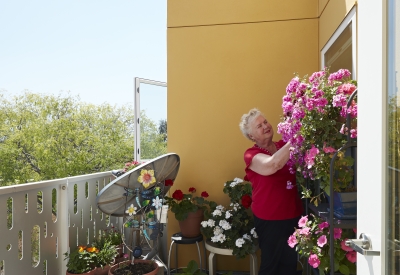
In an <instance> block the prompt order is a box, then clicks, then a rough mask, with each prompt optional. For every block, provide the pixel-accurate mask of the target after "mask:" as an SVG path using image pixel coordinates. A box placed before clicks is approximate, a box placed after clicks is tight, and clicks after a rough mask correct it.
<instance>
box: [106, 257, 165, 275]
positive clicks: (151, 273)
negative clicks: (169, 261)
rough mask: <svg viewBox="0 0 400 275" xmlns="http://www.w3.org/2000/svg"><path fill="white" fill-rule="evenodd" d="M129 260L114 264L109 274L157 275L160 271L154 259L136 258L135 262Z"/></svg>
mask: <svg viewBox="0 0 400 275" xmlns="http://www.w3.org/2000/svg"><path fill="white" fill-rule="evenodd" d="M131 263H132V261H131V260H127V261H124V262H121V263H118V264H115V265H113V266H112V267H111V268H110V270H109V271H108V274H109V275H155V274H157V272H158V269H159V267H158V264H157V263H156V262H155V261H153V260H140V259H135V260H134V264H131Z"/></svg>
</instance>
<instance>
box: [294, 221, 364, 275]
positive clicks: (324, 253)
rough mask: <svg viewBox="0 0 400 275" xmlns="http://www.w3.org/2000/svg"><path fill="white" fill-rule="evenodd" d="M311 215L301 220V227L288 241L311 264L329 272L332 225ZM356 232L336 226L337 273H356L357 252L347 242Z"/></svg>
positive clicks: (320, 271)
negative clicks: (330, 230) (330, 229)
mask: <svg viewBox="0 0 400 275" xmlns="http://www.w3.org/2000/svg"><path fill="white" fill-rule="evenodd" d="M310 216H311V217H309V216H304V217H302V218H301V219H300V220H299V228H298V229H295V231H294V233H293V235H291V236H290V237H289V239H288V244H289V246H290V247H292V248H294V249H296V250H297V251H298V253H299V254H300V256H303V257H306V259H307V261H308V264H309V265H310V266H312V267H313V268H314V269H315V270H319V274H329V273H328V272H329V271H330V258H331V255H330V251H329V248H330V243H329V235H330V232H329V224H328V222H326V221H323V220H321V219H320V218H319V217H316V216H314V215H312V214H311V215H310ZM355 232H356V230H355V229H353V230H351V229H350V230H346V229H341V228H334V232H333V234H334V252H335V253H334V257H335V258H334V261H335V270H334V271H335V272H340V274H345V275H349V274H356V264H355V262H356V260H357V252H355V251H354V250H353V249H352V248H351V247H348V246H346V245H345V242H346V240H347V239H349V238H354V235H355ZM316 273H317V274H318V272H316Z"/></svg>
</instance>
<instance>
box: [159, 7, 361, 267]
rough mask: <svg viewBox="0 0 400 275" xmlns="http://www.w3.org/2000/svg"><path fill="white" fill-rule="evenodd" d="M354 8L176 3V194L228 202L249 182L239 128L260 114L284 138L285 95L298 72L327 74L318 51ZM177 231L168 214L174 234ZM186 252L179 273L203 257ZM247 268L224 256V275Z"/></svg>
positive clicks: (172, 128) (172, 61) (171, 123)
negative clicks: (228, 185)
mask: <svg viewBox="0 0 400 275" xmlns="http://www.w3.org/2000/svg"><path fill="white" fill-rule="evenodd" d="M330 2H335V3H333V4H332V3H330ZM336 2H341V4H339V5H338V4H337V3H336ZM348 2H349V1H344V0H343V1H342V0H331V1H326V0H319V1H318V0H303V1H281V0H268V1H265V0H253V1H230V0H219V1H212V0H202V1H195V0H193V1H185V0H169V1H168V15H167V19H168V24H167V25H168V28H167V63H168V72H167V73H168V78H167V83H168V151H169V152H175V153H177V154H179V156H180V157H181V166H180V171H179V175H178V177H177V180H176V182H175V185H174V187H173V188H172V189H171V191H174V190H176V189H181V190H182V191H184V192H187V189H188V188H189V187H192V186H193V187H195V188H196V189H197V190H198V194H200V192H201V191H207V192H208V193H209V194H210V199H212V200H214V201H217V202H218V203H221V204H225V205H226V204H227V203H228V201H229V199H228V197H227V196H226V195H225V194H224V193H223V192H222V189H223V183H224V182H225V181H227V180H231V179H233V178H235V177H241V178H243V176H244V161H243V153H244V151H245V150H246V149H247V148H248V147H250V146H252V143H251V142H250V141H248V140H247V139H245V138H244V137H243V136H242V134H241V132H240V130H239V127H238V124H239V120H240V117H241V116H242V114H244V113H246V112H248V110H249V109H251V108H253V107H257V108H259V109H260V110H261V111H262V112H263V113H264V114H265V115H266V117H267V119H268V120H269V121H270V122H271V123H272V125H273V126H275V139H276V140H278V139H280V136H279V135H278V134H277V133H276V125H277V124H278V122H279V121H280V115H281V113H282V108H281V104H282V96H283V95H284V94H285V88H286V86H287V84H288V83H289V81H290V80H291V78H292V77H293V76H294V73H298V74H299V75H300V76H303V75H305V74H311V73H312V72H314V71H317V70H318V69H319V55H320V49H321V48H322V47H323V46H324V44H325V43H326V41H327V40H328V39H329V37H330V36H331V35H332V33H333V32H334V31H335V29H336V27H337V26H338V25H339V24H340V22H341V20H342V19H343V18H344V17H345V15H346V13H347V11H348V10H350V8H351V7H350V8H348ZM353 2H354V1H353ZM353 4H354V3H353ZM335 26H336V27H335ZM176 232H179V226H178V223H177V222H176V220H175V219H174V217H173V215H171V214H169V223H168V236H170V235H171V234H173V233H176ZM179 249H180V250H179V266H184V265H186V264H187V263H188V262H189V261H190V260H191V259H195V260H196V259H197V249H196V248H195V246H182V245H181V246H180V247H179ZM248 269H249V265H248V259H246V260H245V261H233V258H232V257H229V256H218V260H217V270H248Z"/></svg>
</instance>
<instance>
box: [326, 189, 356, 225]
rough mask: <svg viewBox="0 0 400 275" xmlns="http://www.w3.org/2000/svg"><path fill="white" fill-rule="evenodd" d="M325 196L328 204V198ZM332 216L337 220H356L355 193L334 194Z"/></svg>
mask: <svg viewBox="0 0 400 275" xmlns="http://www.w3.org/2000/svg"><path fill="white" fill-rule="evenodd" d="M325 195H326V198H327V199H328V202H330V197H329V196H328V195H327V194H325ZM333 210H334V211H333V214H334V216H335V217H337V218H339V219H355V218H357V192H334V193H333Z"/></svg>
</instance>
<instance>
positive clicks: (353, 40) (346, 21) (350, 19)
mask: <svg viewBox="0 0 400 275" xmlns="http://www.w3.org/2000/svg"><path fill="white" fill-rule="evenodd" d="M356 18H357V12H356V6H354V7H353V8H352V9H351V10H350V12H349V13H348V14H347V16H346V17H345V19H344V20H343V22H342V23H341V24H340V26H339V27H338V28H337V29H336V31H335V32H334V33H333V35H332V36H331V38H330V39H329V40H328V42H327V43H326V44H325V46H324V47H323V48H322V50H321V69H323V68H325V53H326V52H327V51H328V50H329V48H330V47H331V46H332V44H333V43H334V42H335V41H336V39H338V37H339V35H341V34H342V32H343V31H344V29H345V28H346V27H347V26H348V25H349V24H350V23H352V25H351V27H352V37H351V43H352V49H351V51H352V59H353V60H352V72H353V73H352V79H357V78H356V77H357V70H356V68H357V67H356V65H357V22H356Z"/></svg>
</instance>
